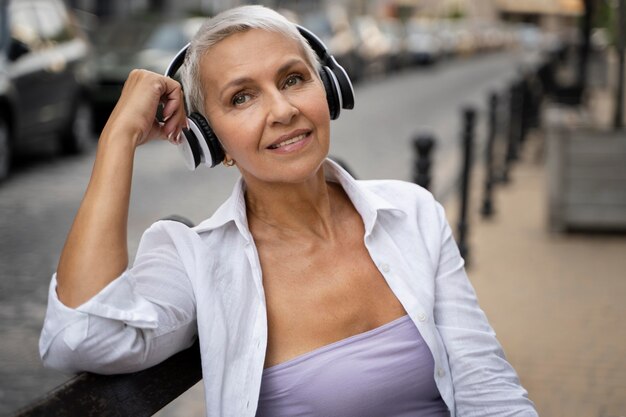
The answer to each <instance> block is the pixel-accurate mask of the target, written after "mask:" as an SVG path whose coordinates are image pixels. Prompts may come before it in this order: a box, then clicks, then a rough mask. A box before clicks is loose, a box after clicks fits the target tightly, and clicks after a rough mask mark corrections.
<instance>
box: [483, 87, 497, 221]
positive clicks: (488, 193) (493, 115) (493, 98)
mask: <svg viewBox="0 0 626 417" xmlns="http://www.w3.org/2000/svg"><path fill="white" fill-rule="evenodd" d="M497 112H498V94H497V93H491V95H490V96H489V130H488V132H487V146H486V148H485V189H484V193H483V205H482V207H481V209H480V213H481V214H482V215H483V217H491V216H492V215H493V184H494V175H493V146H494V143H495V139H496V128H497V124H498V116H497Z"/></svg>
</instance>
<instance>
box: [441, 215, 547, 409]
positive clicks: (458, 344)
mask: <svg viewBox="0 0 626 417" xmlns="http://www.w3.org/2000/svg"><path fill="white" fill-rule="evenodd" d="M438 213H439V221H440V233H441V251H440V254H439V263H438V267H437V274H436V282H435V291H436V292H435V323H436V325H437V329H438V331H439V333H440V335H441V338H442V339H443V343H444V346H445V348H446V352H447V354H448V361H449V364H450V372H451V377H452V382H453V387H454V399H455V404H456V410H457V415H458V416H462V417H470V416H471V417H474V416H502V417H505V416H507V417H508V416H518V417H521V416H524V417H526V416H529V417H530V416H537V412H536V411H535V408H534V406H533V403H532V402H531V401H530V400H529V399H528V394H527V392H526V390H525V389H524V388H523V387H522V386H521V384H520V382H519V379H518V377H517V374H516V373H515V370H514V369H513V367H512V366H511V365H510V364H509V363H508V361H507V360H506V358H505V356H504V352H503V350H502V347H501V346H500V344H499V342H498V340H497V339H496V336H495V332H494V331H493V329H492V328H491V326H490V325H489V323H488V321H487V317H486V316H485V314H484V312H483V311H482V310H481V308H480V307H479V305H478V301H477V298H476V294H475V292H474V288H473V287H472V285H471V283H470V281H469V279H468V278H467V274H466V272H465V268H464V261H463V258H462V257H461V255H460V253H459V250H458V247H457V245H456V242H455V241H454V238H453V237H452V231H451V230H450V226H449V224H448V222H447V220H446V218H445V215H444V211H443V208H442V207H441V206H440V205H438Z"/></svg>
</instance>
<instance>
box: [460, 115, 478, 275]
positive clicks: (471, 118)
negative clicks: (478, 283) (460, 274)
mask: <svg viewBox="0 0 626 417" xmlns="http://www.w3.org/2000/svg"><path fill="white" fill-rule="evenodd" d="M475 121H476V111H475V110H474V109H473V108H470V107H468V108H466V109H464V110H463V132H462V138H461V139H462V146H463V171H462V174H461V211H460V217H459V224H458V234H459V252H460V253H461V256H462V257H463V259H465V263H466V264H469V247H468V244H467V230H468V227H469V223H468V220H467V212H468V206H469V187H470V175H471V172H472V170H471V165H472V148H473V142H474V125H475Z"/></svg>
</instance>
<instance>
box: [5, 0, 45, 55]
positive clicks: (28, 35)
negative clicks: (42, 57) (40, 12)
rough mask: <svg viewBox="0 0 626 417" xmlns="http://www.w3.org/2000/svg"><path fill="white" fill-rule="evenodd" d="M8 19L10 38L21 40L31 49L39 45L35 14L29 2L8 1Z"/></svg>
mask: <svg viewBox="0 0 626 417" xmlns="http://www.w3.org/2000/svg"><path fill="white" fill-rule="evenodd" d="M9 19H10V21H9V27H10V31H11V38H13V39H15V40H17V41H19V42H22V43H23V44H25V45H27V46H28V47H29V48H30V49H33V50H34V49H37V48H38V47H39V46H40V43H41V41H40V38H39V34H38V27H37V16H36V15H35V11H34V10H33V8H32V7H31V4H30V2H25V1H14V2H11V3H9Z"/></svg>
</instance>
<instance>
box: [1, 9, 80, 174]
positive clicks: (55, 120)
mask: <svg viewBox="0 0 626 417" xmlns="http://www.w3.org/2000/svg"><path fill="white" fill-rule="evenodd" d="M90 50H91V46H90V44H89V42H88V40H87V38H86V37H85V36H84V34H83V33H82V32H81V31H80V30H79V29H78V27H77V26H76V25H74V24H73V20H72V17H71V15H70V12H69V10H68V9H67V8H66V6H65V5H64V3H63V1H61V0H0V179H4V178H6V177H7V176H8V174H9V170H10V166H11V162H12V160H13V157H14V156H15V155H17V154H20V153H24V152H26V151H28V150H33V149H40V148H42V147H44V145H46V146H45V148H48V146H47V145H48V144H49V142H51V141H54V142H55V143H54V145H55V146H57V144H58V145H60V148H61V150H62V151H64V152H65V153H78V152H81V151H83V150H84V149H85V148H86V147H87V146H88V145H89V141H91V139H92V123H91V121H92V119H91V109H90V105H89V101H88V98H87V94H86V91H87V90H86V85H87V84H88V78H89V74H88V67H87V62H88V56H89V54H90Z"/></svg>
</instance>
